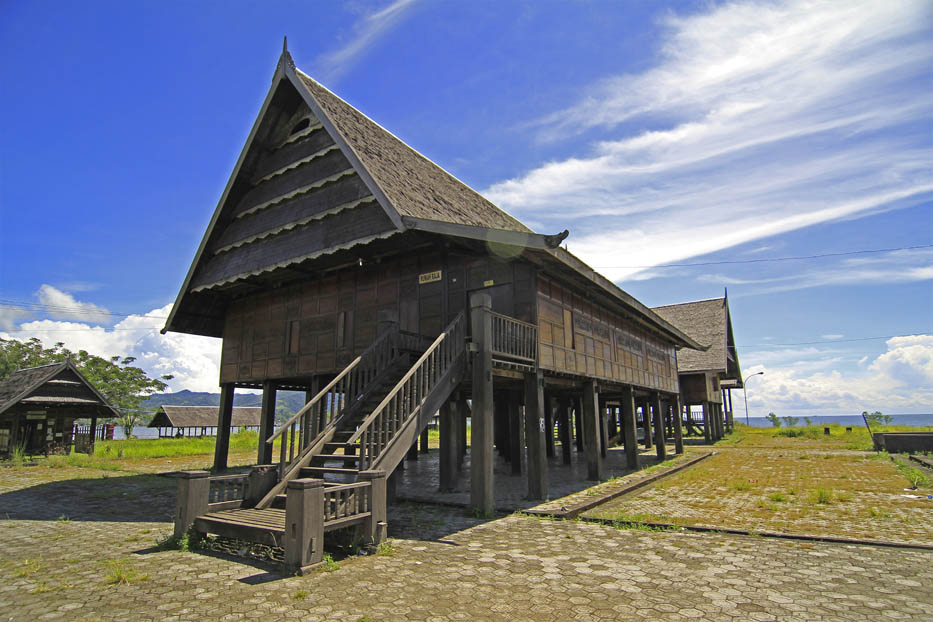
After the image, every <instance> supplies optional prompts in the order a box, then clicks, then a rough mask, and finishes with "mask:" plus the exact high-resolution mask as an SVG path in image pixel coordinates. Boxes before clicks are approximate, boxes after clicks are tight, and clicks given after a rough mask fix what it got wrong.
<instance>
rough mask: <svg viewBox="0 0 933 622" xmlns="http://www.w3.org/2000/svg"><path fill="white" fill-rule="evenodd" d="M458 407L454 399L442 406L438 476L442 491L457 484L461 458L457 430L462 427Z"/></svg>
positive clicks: (439, 424)
mask: <svg viewBox="0 0 933 622" xmlns="http://www.w3.org/2000/svg"><path fill="white" fill-rule="evenodd" d="M458 414H459V413H458V409H457V408H456V407H455V406H454V402H453V401H452V400H450V401H447V402H445V403H444V405H443V406H441V410H440V422H439V423H438V428H439V430H438V432H439V433H440V441H441V447H440V452H439V453H440V458H439V460H440V464H439V465H438V470H439V473H438V477H439V479H440V482H439V483H440V490H441V492H450V491H452V490H453V489H454V488H456V486H457V462H458V460H459V456H458V453H459V450H460V448H459V444H460V443H459V442H458V439H457V432H458V430H459V428H460V426H459V425H458V422H457V420H456V419H457V415H458Z"/></svg>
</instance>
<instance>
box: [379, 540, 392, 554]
mask: <svg viewBox="0 0 933 622" xmlns="http://www.w3.org/2000/svg"><path fill="white" fill-rule="evenodd" d="M376 555H381V556H382V557H392V556H393V555H395V549H394V548H393V547H392V543H391V542H390V541H388V540H384V541H382V542H380V543H379V546H378V547H376Z"/></svg>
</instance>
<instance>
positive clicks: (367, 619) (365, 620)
mask: <svg viewBox="0 0 933 622" xmlns="http://www.w3.org/2000/svg"><path fill="white" fill-rule="evenodd" d="M356 622H373V618H372V616H361V617H360V618H359V619H358V620H357V621H356Z"/></svg>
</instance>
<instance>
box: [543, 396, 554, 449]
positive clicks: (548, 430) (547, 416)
mask: <svg viewBox="0 0 933 622" xmlns="http://www.w3.org/2000/svg"><path fill="white" fill-rule="evenodd" d="M544 449H545V452H546V454H547V457H548V458H553V457H554V400H553V398H552V397H551V396H550V395H548V394H545V395H544Z"/></svg>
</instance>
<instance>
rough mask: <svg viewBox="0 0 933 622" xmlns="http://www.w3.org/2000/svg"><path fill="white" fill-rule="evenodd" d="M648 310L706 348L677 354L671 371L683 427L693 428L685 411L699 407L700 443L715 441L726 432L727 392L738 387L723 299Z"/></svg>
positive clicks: (739, 373)
mask: <svg viewBox="0 0 933 622" xmlns="http://www.w3.org/2000/svg"><path fill="white" fill-rule="evenodd" d="M653 310H654V312H655V313H657V314H658V315H660V316H661V317H662V318H664V319H665V320H667V321H668V322H670V323H671V324H673V325H674V326H676V327H678V328H679V329H680V330H682V331H684V332H685V333H687V334H688V335H690V336H692V337H693V338H694V339H696V340H697V341H699V342H701V343H704V344H709V345H708V347H707V348H706V349H705V350H689V349H687V350H683V351H682V352H681V353H680V354H679V356H678V357H677V373H678V376H679V382H680V395H681V400H682V401H683V403H684V407H685V408H686V423H687V427H688V429H692V428H693V424H694V421H693V415H692V413H691V410H690V408H691V406H699V407H700V409H701V411H702V413H703V420H702V425H703V436H704V437H705V438H706V441H707V442H710V441H717V440H719V439H721V438H722V437H723V435H724V434H725V433H726V432H731V431H732V426H733V415H732V413H733V411H732V389H741V388H742V370H741V368H740V367H739V353H738V351H737V350H736V347H735V337H733V335H732V316H731V314H730V313H729V296H728V295H725V296H723V297H722V298H713V299H710V300H697V301H694V302H684V303H681V304H675V305H667V306H663V307H655V308H654V309H653Z"/></svg>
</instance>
